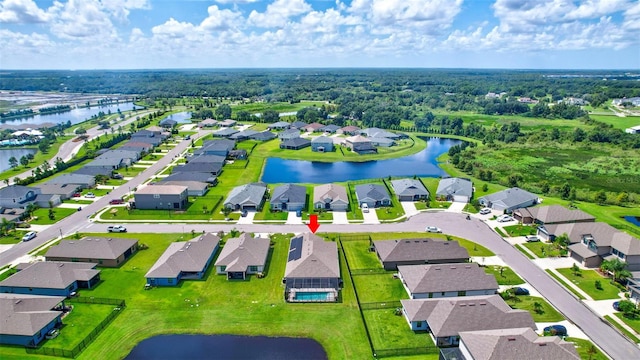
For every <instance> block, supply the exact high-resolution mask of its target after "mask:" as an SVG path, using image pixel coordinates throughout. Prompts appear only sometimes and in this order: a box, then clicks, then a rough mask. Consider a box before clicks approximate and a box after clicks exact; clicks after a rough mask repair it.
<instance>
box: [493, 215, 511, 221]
mask: <svg viewBox="0 0 640 360" xmlns="http://www.w3.org/2000/svg"><path fill="white" fill-rule="evenodd" d="M496 220H498V222H507V221H511V220H513V218H512V217H511V216H509V215H506V214H505V215H500V216H498V218H497V219H496Z"/></svg>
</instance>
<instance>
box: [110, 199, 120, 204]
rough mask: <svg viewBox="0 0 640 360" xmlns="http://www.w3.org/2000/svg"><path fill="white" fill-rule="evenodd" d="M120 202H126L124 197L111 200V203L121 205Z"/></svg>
mask: <svg viewBox="0 0 640 360" xmlns="http://www.w3.org/2000/svg"><path fill="white" fill-rule="evenodd" d="M120 204H124V200H122V199H112V200H109V205H120Z"/></svg>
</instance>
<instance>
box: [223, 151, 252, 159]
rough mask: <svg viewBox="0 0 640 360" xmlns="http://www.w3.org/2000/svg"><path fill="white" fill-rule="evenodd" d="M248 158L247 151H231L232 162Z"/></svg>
mask: <svg viewBox="0 0 640 360" xmlns="http://www.w3.org/2000/svg"><path fill="white" fill-rule="evenodd" d="M247 156H248V154H247V150H245V149H236V150H231V151H229V155H228V157H229V159H232V160H244V159H246V158H247Z"/></svg>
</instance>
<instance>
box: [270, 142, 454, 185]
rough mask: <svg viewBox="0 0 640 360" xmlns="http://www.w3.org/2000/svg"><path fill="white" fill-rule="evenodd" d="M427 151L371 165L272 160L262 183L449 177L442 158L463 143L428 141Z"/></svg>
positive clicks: (369, 163)
mask: <svg viewBox="0 0 640 360" xmlns="http://www.w3.org/2000/svg"><path fill="white" fill-rule="evenodd" d="M425 140H427V148H426V149H425V150H423V151H421V152H419V153H417V154H414V155H409V156H405V157H401V158H396V159H389V160H379V161H368V162H348V161H341V162H334V163H324V162H313V161H301V160H286V159H281V158H269V159H267V163H266V165H265V168H264V173H263V175H262V181H264V182H266V183H270V184H274V183H288V182H291V183H315V184H321V183H330V182H338V181H347V180H361V179H373V178H383V177H387V176H413V175H417V176H427V177H440V176H442V175H444V174H445V172H444V170H442V169H441V168H440V167H439V166H438V161H437V160H436V159H437V158H438V156H440V155H442V154H443V153H446V152H448V151H449V148H450V147H452V146H454V145H457V144H460V143H462V141H460V140H455V139H444V138H428V139H425Z"/></svg>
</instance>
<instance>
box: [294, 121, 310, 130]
mask: <svg viewBox="0 0 640 360" xmlns="http://www.w3.org/2000/svg"><path fill="white" fill-rule="evenodd" d="M305 126H307V123H306V122H304V121H294V122H292V123H291V128H292V129H302V128H303V127H305Z"/></svg>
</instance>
